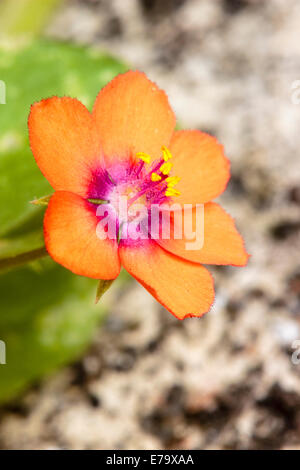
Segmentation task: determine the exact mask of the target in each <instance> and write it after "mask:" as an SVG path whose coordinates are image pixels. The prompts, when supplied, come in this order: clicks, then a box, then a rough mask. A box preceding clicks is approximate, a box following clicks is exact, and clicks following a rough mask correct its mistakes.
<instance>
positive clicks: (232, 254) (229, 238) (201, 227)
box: [157, 202, 249, 266]
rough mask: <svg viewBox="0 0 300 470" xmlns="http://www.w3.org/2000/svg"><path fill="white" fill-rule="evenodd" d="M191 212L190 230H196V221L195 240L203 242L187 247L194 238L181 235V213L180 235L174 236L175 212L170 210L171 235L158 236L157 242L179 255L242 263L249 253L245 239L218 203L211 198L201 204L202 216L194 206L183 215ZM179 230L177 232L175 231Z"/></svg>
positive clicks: (196, 259) (199, 260)
mask: <svg viewBox="0 0 300 470" xmlns="http://www.w3.org/2000/svg"><path fill="white" fill-rule="evenodd" d="M189 216H191V222H192V223H191V224H190V226H191V227H192V229H193V231H194V232H196V224H197V225H198V234H197V235H196V236H195V240H196V239H198V240H200V239H201V241H203V246H202V247H201V248H197V249H196V246H195V247H194V248H193V249H191V248H190V249H187V243H191V242H193V241H194V240H191V239H188V237H186V236H184V228H185V225H189V224H187V219H185V218H184V217H183V220H184V223H183V225H182V234H183V238H182V239H174V233H175V231H174V226H175V227H176V226H177V227H179V225H178V224H179V223H180V222H178V221H177V220H178V219H176V215H175V216H173V214H171V217H170V222H171V224H170V236H171V239H170V240H167V239H160V240H157V242H158V243H159V245H160V246H162V247H163V248H164V249H165V250H168V251H170V252H171V253H174V254H175V255H177V256H180V257H181V258H184V259H187V260H190V261H193V262H195V263H202V264H222V265H225V264H230V265H233V266H245V265H246V264H247V261H248V258H249V255H248V254H247V252H246V250H245V246H244V241H243V239H242V237H241V235H240V234H239V232H238V231H237V229H236V227H235V224H234V220H233V218H232V217H231V216H230V215H229V214H227V213H226V212H225V211H224V209H222V207H221V206H219V204H216V203H214V202H210V203H208V204H205V205H204V218H202V217H201V215H200V211H199V215H198V220H197V215H196V208H193V210H191V211H187V212H186V213H185V217H189ZM178 233H180V232H178Z"/></svg>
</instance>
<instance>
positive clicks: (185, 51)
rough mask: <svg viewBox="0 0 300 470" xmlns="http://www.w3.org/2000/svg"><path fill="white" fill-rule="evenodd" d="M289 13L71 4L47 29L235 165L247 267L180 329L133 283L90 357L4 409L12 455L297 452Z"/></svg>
mask: <svg viewBox="0 0 300 470" xmlns="http://www.w3.org/2000/svg"><path fill="white" fill-rule="evenodd" d="M299 24H300V3H299V1H297V0H289V1H286V0H266V1H264V0H223V1H221V0H216V1H212V0H173V1H171V0H164V1H159V0H140V1H138V0H102V1H100V0H99V1H97V0H94V1H92V0H89V1H88V0H85V1H79V0H77V1H69V2H67V3H66V5H65V6H64V7H63V8H62V9H61V11H59V12H58V13H57V14H56V16H55V17H54V18H53V21H52V23H51V25H50V26H49V28H48V31H47V34H48V35H49V36H51V37H56V38H63V39H68V40H72V41H75V42H79V43H87V44H93V45H98V46H100V47H102V48H104V49H106V50H108V51H111V52H112V53H114V54H117V55H119V56H121V57H122V58H124V59H125V60H127V61H128V62H129V63H130V64H132V67H133V68H139V69H141V70H144V71H145V72H146V73H147V74H148V75H149V76H150V77H151V78H152V79H153V80H155V81H157V83H158V84H159V85H160V86H161V87H162V88H164V89H165V90H166V91H167V92H168V94H169V97H170V101H171V104H172V105H173V107H174V109H175V110H176V113H177V116H178V119H179V122H180V123H182V124H183V126H184V127H191V128H199V129H202V130H205V131H209V132H210V133H212V134H214V135H216V136H217V137H218V138H219V139H220V141H221V142H222V143H223V144H224V145H225V148H226V150H227V155H228V156H229V158H230V159H231V162H232V179H231V182H230V184H229V186H228V190H227V192H226V194H224V195H222V197H221V198H220V202H221V203H222V204H223V206H224V207H226V209H227V210H228V211H229V212H230V213H231V214H232V215H234V217H235V218H236V220H237V225H238V227H239V229H240V231H241V232H242V233H243V235H244V237H245V239H246V244H247V248H248V251H249V252H250V253H251V254H252V257H251V259H250V262H249V265H248V267H247V268H242V269H241V268H240V269H239V268H231V267H220V268H213V269H212V271H213V274H214V276H215V279H216V289H217V298H216V302H215V305H214V307H213V309H212V311H211V312H210V313H209V314H208V315H206V316H205V317H204V318H202V319H201V320H199V319H187V320H185V321H183V322H180V321H178V320H176V319H175V318H173V317H172V316H171V315H170V314H168V313H167V312H166V311H165V310H164V309H162V308H161V307H160V306H159V305H158V304H157V303H156V302H155V301H154V300H153V299H152V297H151V296H150V295H149V294H147V293H146V291H145V290H144V289H143V288H142V287H141V286H139V285H138V284H137V283H135V282H130V283H128V284H127V285H126V289H124V288H122V289H121V288H120V287H118V284H116V285H115V286H113V287H112V288H111V290H110V291H109V292H108V293H107V294H106V295H107V296H111V299H110V300H111V303H112V312H111V315H110V317H109V319H108V320H107V322H106V324H105V327H104V328H102V329H101V330H100V331H99V333H98V334H97V338H96V340H95V342H94V344H93V345H92V346H91V348H90V350H89V351H88V353H87V354H86V356H85V357H84V358H83V359H82V361H80V362H79V363H76V364H74V365H72V366H70V367H69V368H67V369H66V370H64V371H61V372H60V373H59V374H57V375H56V376H55V377H52V378H50V379H48V380H47V381H45V382H43V383H42V384H39V386H38V387H36V388H34V389H32V390H31V391H29V392H28V393H27V394H26V396H25V397H23V398H22V400H21V401H19V402H17V403H15V404H13V405H11V406H10V407H6V408H5V409H4V410H2V424H1V427H0V442H1V445H0V447H2V448H8V449H15V448H22V449H32V448H35V449H49V448H50V449H56V448H59V449H61V448H68V449H103V448H107V449H151V448H156V449H158V448H162V449H165V448H166V449H169V448H178V449H199V448H200V449H228V448H229V449H245V448H247V449H279V448H286V449H287V448H289V449H290V448H298V449H300V365H296V364H293V362H292V360H291V355H292V352H293V342H294V341H295V340H297V339H300V259H299V252H300V237H299V233H300V162H299V143H300V140H299V128H300V105H298V106H297V105H296V104H293V101H294V102H295V103H296V101H297V99H296V98H298V96H297V93H296V92H294V100H293V90H292V84H293V83H294V82H295V80H297V79H300V55H299V39H298V37H299Z"/></svg>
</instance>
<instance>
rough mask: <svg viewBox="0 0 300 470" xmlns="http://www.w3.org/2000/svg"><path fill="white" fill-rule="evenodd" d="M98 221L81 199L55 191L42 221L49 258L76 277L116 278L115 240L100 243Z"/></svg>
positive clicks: (117, 268) (118, 265)
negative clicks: (76, 275)
mask: <svg viewBox="0 0 300 470" xmlns="http://www.w3.org/2000/svg"><path fill="white" fill-rule="evenodd" d="M96 229H97V231H98V235H99V225H98V219H97V217H96V215H95V213H94V211H93V209H91V208H90V205H89V203H88V202H86V201H85V200H84V199H82V198H81V197H80V196H78V195H76V194H73V193H69V192H66V191H58V192H56V193H54V195H53V196H52V197H51V200H50V203H49V205H48V208H47V211H46V214H45V219H44V233H45V243H46V248H47V250H48V252H49V254H50V255H51V256H52V258H53V259H54V260H55V261H56V262H57V263H60V264H62V265H63V266H64V267H65V268H67V269H70V270H71V271H73V272H74V273H75V274H79V275H82V276H87V277H91V278H94V279H115V278H116V277H117V276H118V274H119V272H120V261H119V256H118V248H117V242H116V240H109V239H108V238H106V239H104V240H101V239H99V237H98V236H97V233H96Z"/></svg>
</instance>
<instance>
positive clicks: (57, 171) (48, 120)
mask: <svg viewBox="0 0 300 470" xmlns="http://www.w3.org/2000/svg"><path fill="white" fill-rule="evenodd" d="M28 128H29V139H30V146H31V150H32V153H33V155H34V158H35V159H36V162H37V164H38V166H39V168H40V170H41V171H42V173H43V174H44V176H45V177H46V178H47V180H48V181H49V183H50V184H51V185H52V187H53V188H54V189H56V190H66V191H72V192H75V193H77V194H80V195H81V196H85V195H86V191H87V186H88V183H89V180H90V174H91V168H92V167H94V166H95V165H96V164H97V163H98V164H100V162H101V150H100V143H99V137H97V132H96V128H95V124H94V122H93V119H92V116H91V114H90V113H89V111H88V110H87V109H86V107H85V106H84V105H83V104H82V103H80V101H78V100H76V99H73V98H68V97H64V98H58V97H53V98H49V99H45V100H42V101H40V102H38V103H35V104H34V105H33V106H32V107H31V111H30V115H29V119H28Z"/></svg>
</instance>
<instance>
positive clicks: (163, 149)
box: [161, 145, 172, 162]
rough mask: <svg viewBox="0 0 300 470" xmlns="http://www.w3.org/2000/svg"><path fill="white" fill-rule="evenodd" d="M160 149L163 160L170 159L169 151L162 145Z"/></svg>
mask: <svg viewBox="0 0 300 470" xmlns="http://www.w3.org/2000/svg"><path fill="white" fill-rule="evenodd" d="M161 150H162V153H163V159H164V161H165V162H167V161H168V160H170V158H172V154H171V152H170V150H169V149H167V147H165V146H164V145H163V146H162V148H161Z"/></svg>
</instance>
